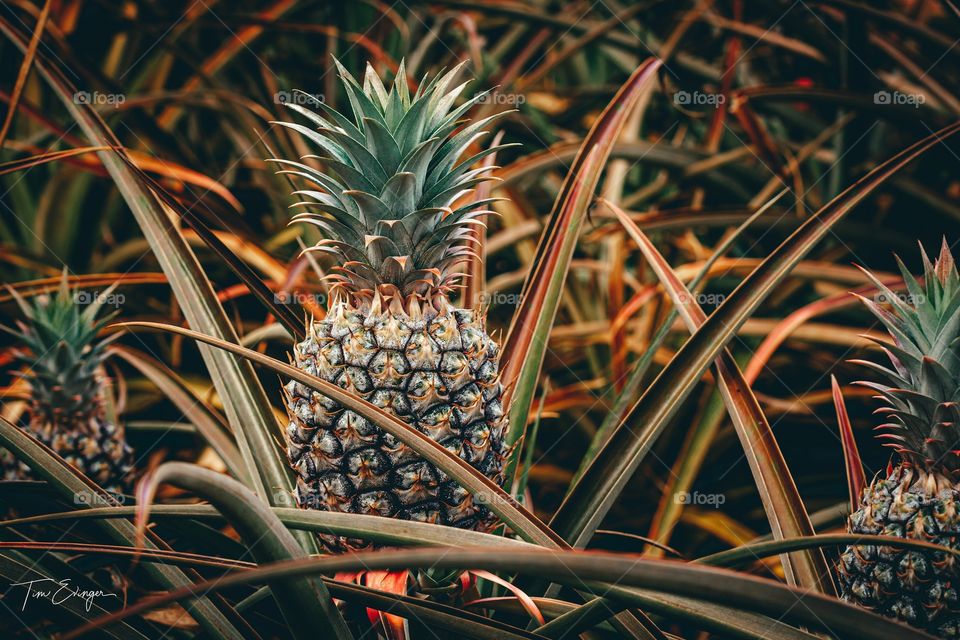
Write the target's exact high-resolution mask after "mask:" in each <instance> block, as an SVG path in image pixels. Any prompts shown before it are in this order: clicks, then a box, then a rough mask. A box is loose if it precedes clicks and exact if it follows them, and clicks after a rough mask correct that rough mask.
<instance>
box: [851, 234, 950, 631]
mask: <svg viewBox="0 0 960 640" xmlns="http://www.w3.org/2000/svg"><path fill="white" fill-rule="evenodd" d="M923 262H924V272H925V282H924V285H923V286H921V285H920V284H919V283H917V282H916V280H914V279H913V277H912V276H911V275H910V274H909V272H908V271H907V270H906V268H905V267H904V266H903V264H902V263H900V268H901V271H902V272H903V277H904V280H905V281H906V283H907V285H908V287H909V288H908V293H909V296H908V297H907V298H906V299H904V298H899V297H898V296H897V295H896V294H894V293H892V292H891V291H890V290H888V289H887V288H885V287H883V286H882V285H880V283H879V282H877V281H876V279H873V280H874V283H875V284H877V285H878V286H879V287H880V289H879V290H880V291H881V293H882V294H883V296H884V298H885V299H886V301H888V302H890V303H891V304H892V307H891V309H890V310H889V311H888V310H886V309H884V308H883V307H881V306H879V305H878V304H876V303H875V302H872V301H868V300H865V301H864V302H865V303H866V304H867V306H868V307H869V308H870V310H871V311H872V312H873V313H874V314H875V315H876V316H877V318H879V319H880V321H881V322H882V323H883V324H884V325H885V327H886V329H887V330H888V331H889V333H890V335H891V337H892V338H893V343H892V344H888V343H883V345H882V346H883V347H884V350H885V351H886V354H887V356H888V357H889V360H890V363H891V368H887V367H885V366H881V365H879V364H875V363H867V362H862V361H858V362H859V363H860V364H864V365H867V366H869V367H870V368H871V369H873V370H874V371H877V372H879V374H880V375H881V376H883V378H884V379H885V384H874V383H862V384H865V385H867V386H869V387H871V388H872V389H874V390H876V391H877V392H878V393H879V394H880V395H879V398H880V399H881V400H883V402H884V406H883V407H882V408H881V409H880V410H879V413H881V414H883V415H885V417H886V424H884V425H882V426H881V427H880V428H881V429H884V430H885V431H886V433H884V434H883V435H882V436H881V437H883V438H885V439H886V440H887V441H888V444H889V445H890V446H891V447H893V449H894V450H895V454H894V456H895V459H894V460H893V461H892V462H891V465H890V466H889V468H888V470H887V472H886V475H885V476H883V477H879V478H877V479H875V480H874V481H873V483H872V484H871V485H870V486H869V487H868V488H866V489H865V491H864V494H863V496H862V498H861V501H860V508H859V509H858V510H857V511H856V512H855V513H853V514H852V515H851V516H850V519H849V522H848V530H849V532H850V533H860V534H880V535H888V536H898V537H901V538H911V539H916V540H924V541H928V542H932V543H936V544H939V545H943V546H946V547H950V548H952V549H957V548H960V513H958V505H960V486H958V484H957V481H958V471H960V405H958V404H957V402H958V401H960V341H958V338H960V276H958V274H957V267H956V264H955V263H954V260H953V256H952V255H951V254H950V250H949V248H948V247H947V245H946V242H944V244H943V248H942V250H941V252H940V256H939V258H938V259H937V261H936V263H935V264H931V263H930V260H929V258H927V256H926V254H924V255H923ZM871 278H872V276H871ZM839 575H840V584H841V588H842V593H843V596H844V597H845V598H846V599H847V600H849V601H852V602H855V603H857V604H860V605H862V606H864V607H867V608H869V609H873V610H874V611H876V612H878V613H881V614H883V615H886V616H890V617H893V618H897V619H899V620H901V621H904V622H907V623H909V624H911V625H913V626H915V627H918V628H920V629H923V630H925V631H927V632H929V633H931V634H933V635H936V636H939V637H941V638H960V598H958V591H957V589H958V586H960V568H958V564H957V562H956V559H955V558H954V557H953V556H950V555H947V554H943V553H926V552H919V551H914V550H908V549H897V548H893V547H878V546H872V545H855V546H850V547H847V548H846V550H845V551H844V552H843V554H842V555H841V557H840V566H839Z"/></svg>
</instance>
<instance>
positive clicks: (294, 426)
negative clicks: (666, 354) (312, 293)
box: [276, 63, 507, 550]
mask: <svg viewBox="0 0 960 640" xmlns="http://www.w3.org/2000/svg"><path fill="white" fill-rule="evenodd" d="M337 67H338V69H339V71H340V77H341V80H342V81H343V85H344V88H345V90H346V93H347V97H348V98H349V102H350V105H351V108H352V111H353V118H352V119H350V118H348V117H346V116H344V115H342V114H340V113H338V112H336V111H335V110H333V109H332V108H331V107H329V106H328V105H326V104H323V103H320V102H318V103H317V107H318V108H319V111H318V112H314V111H311V110H308V109H306V108H304V107H302V106H299V105H296V104H289V105H288V106H289V107H290V108H291V109H294V110H295V111H297V112H299V113H300V114H302V115H304V116H306V117H307V118H308V119H309V120H310V121H311V122H312V123H313V124H314V125H315V126H316V129H312V128H308V127H305V126H302V125H298V124H292V123H280V124H283V125H284V126H287V127H290V128H291V129H294V130H296V131H299V132H300V133H302V134H303V135H304V136H306V138H307V139H309V140H310V141H312V142H313V143H315V144H316V146H317V147H318V149H319V151H320V152H321V154H322V157H321V162H322V164H323V165H324V167H325V168H326V172H321V171H318V170H317V169H315V168H312V167H310V166H307V165H306V164H304V163H301V162H293V161H287V160H276V162H279V163H281V164H282V165H283V166H284V168H285V170H286V172H287V173H292V174H296V175H298V176H300V177H301V178H303V179H305V180H306V181H307V182H308V183H310V184H311V187H310V188H309V189H306V190H303V191H298V192H296V193H297V194H299V195H302V196H305V197H307V198H309V199H310V200H311V201H309V202H304V203H298V204H300V205H303V206H304V207H306V211H307V212H306V213H302V214H300V215H298V216H297V217H296V218H295V220H298V221H303V222H308V223H311V224H314V225H316V226H317V227H318V228H320V229H321V231H322V232H323V234H324V236H325V239H323V240H321V241H320V242H319V243H318V244H317V246H316V247H315V249H316V250H320V251H325V252H327V253H330V254H332V255H333V256H334V257H335V260H336V265H335V267H334V269H333V272H332V274H331V275H330V276H329V277H330V280H331V283H332V287H331V291H330V296H329V299H328V304H327V314H326V317H325V318H324V319H323V320H319V321H317V320H314V321H311V322H310V323H309V327H308V328H307V329H308V331H307V333H308V336H307V338H306V339H305V340H303V341H302V342H300V343H299V344H297V345H296V346H295V347H294V361H295V364H296V366H297V367H299V368H300V369H303V370H304V371H306V372H307V373H310V374H312V375H315V376H319V377H320V378H323V379H324V380H326V381H328V382H331V383H334V384H337V385H340V386H341V387H343V388H345V389H349V390H350V391H352V392H354V393H356V394H357V395H359V396H361V397H363V398H365V399H366V400H368V401H370V402H372V403H373V404H375V405H377V406H378V407H381V408H382V409H384V410H386V411H388V412H390V413H392V414H393V415H395V416H397V417H398V418H400V419H401V420H403V421H404V422H406V423H408V424H410V425H412V426H414V427H415V428H417V429H418V430H419V431H420V432H421V433H423V434H425V435H427V436H428V437H430V438H432V439H433V440H435V441H437V442H439V443H440V444H442V445H443V446H444V447H446V448H447V449H449V450H450V451H452V452H453V453H455V454H456V455H458V456H460V457H461V458H462V459H463V460H465V461H466V462H468V463H469V464H470V465H472V466H473V467H474V468H476V469H477V470H479V471H480V472H481V473H483V474H484V475H486V476H487V477H488V478H490V479H491V480H493V481H494V482H496V483H497V484H502V482H503V465H504V458H505V456H506V453H507V444H506V442H505V441H504V435H505V430H506V425H507V421H506V418H505V417H504V411H503V406H502V402H501V397H502V394H503V388H502V386H501V385H500V382H499V373H498V358H497V356H498V347H497V344H496V343H495V342H494V341H493V340H492V339H491V338H490V337H489V336H488V335H487V333H486V330H485V325H484V318H483V317H482V316H481V315H480V314H478V313H476V312H474V311H472V310H468V309H460V308H457V307H454V306H453V305H452V304H451V302H450V299H449V295H450V294H451V292H452V291H453V289H454V287H455V285H456V284H457V280H458V273H457V271H456V270H457V267H458V265H460V264H461V263H463V262H464V261H465V260H466V259H467V258H468V257H469V256H470V255H471V250H470V246H469V245H470V243H471V242H472V240H473V235H472V232H471V227H472V226H474V225H477V224H482V223H481V222H480V221H479V218H480V217H481V216H483V215H485V214H487V213H489V211H486V207H487V205H488V204H489V203H490V200H480V201H477V200H472V201H469V203H467V204H463V205H457V204H456V203H458V202H461V199H462V197H463V196H464V195H467V194H469V193H470V192H471V190H472V189H473V188H474V187H475V186H476V185H477V184H479V183H481V182H483V181H484V180H487V179H488V178H487V177H486V176H485V174H486V173H487V172H488V171H489V170H490V169H491V168H492V167H485V168H480V169H471V166H473V165H474V164H475V162H476V161H477V160H478V159H479V158H481V157H483V156H485V155H487V154H489V153H491V152H493V151H495V150H496V148H491V149H487V150H485V151H482V152H480V153H478V154H476V155H474V156H472V157H469V158H467V159H464V160H460V158H461V156H462V155H464V154H463V152H464V151H465V150H466V148H467V147H468V146H470V145H471V144H473V143H474V142H476V141H477V140H478V139H479V138H480V137H482V136H483V135H484V134H485V132H483V131H481V128H482V127H483V126H484V125H485V124H486V123H488V122H490V121H491V120H492V119H493V117H491V118H485V119H483V120H480V121H477V122H474V123H470V124H467V125H466V126H464V124H463V123H462V122H460V121H459V119H460V118H461V116H462V115H463V114H464V113H466V111H467V110H468V109H469V108H470V107H471V106H473V105H474V104H475V103H476V102H477V101H478V100H480V99H482V97H483V95H485V94H480V95H477V96H475V97H474V98H472V99H471V100H468V101H466V102H465V103H464V104H463V105H461V106H459V107H456V108H454V107H453V103H454V101H455V100H456V98H457V96H458V95H459V94H460V93H461V92H462V91H463V89H464V86H465V84H463V85H459V86H457V87H456V88H453V89H452V90H450V89H448V88H449V86H450V84H451V83H452V82H453V80H454V78H455V77H456V75H457V74H458V72H459V69H460V67H457V68H455V69H453V70H452V71H450V72H448V73H446V74H444V75H438V76H437V77H434V78H433V79H432V80H429V81H427V80H426V79H425V80H424V81H423V82H422V83H421V85H420V88H419V89H418V90H417V91H416V92H415V93H413V94H412V95H411V93H410V91H409V89H408V85H407V77H406V74H405V73H404V70H403V66H402V64H401V67H400V70H399V71H398V73H397V75H396V79H395V81H394V83H393V86H392V87H390V88H389V90H388V89H387V88H385V87H384V85H383V84H382V82H381V81H380V79H379V78H378V77H377V75H376V74H375V73H374V72H373V70H372V69H371V68H370V67H369V66H368V67H367V72H366V76H365V78H364V82H363V86H362V87H361V86H360V84H359V83H358V82H357V81H356V80H355V79H354V78H353V77H352V76H351V75H350V74H349V73H348V72H347V71H346V70H345V69H344V68H343V67H342V66H340V65H339V63H337ZM494 117H496V116H494ZM497 148H500V147H497ZM458 160H460V162H459V163H458ZM285 391H286V393H285V395H286V405H287V411H288V414H289V417H290V422H289V425H288V427H287V432H286V437H287V454H288V457H289V461H290V464H291V465H292V466H293V468H294V469H295V470H296V472H297V474H298V476H299V477H298V481H297V488H296V497H297V500H298V502H299V504H300V506H301V507H304V508H310V509H323V510H330V511H342V512H350V513H364V514H375V515H379V516H386V517H393V518H402V519H412V520H418V521H423V522H435V523H439V524H445V525H450V526H456V527H465V528H472V529H478V530H488V529H490V528H491V527H492V526H493V524H494V517H493V515H492V513H491V512H490V511H489V509H488V508H487V507H486V506H484V505H482V504H479V503H478V502H475V501H474V500H473V498H472V497H471V496H470V495H469V494H468V493H467V492H466V491H465V490H464V489H463V488H462V487H460V486H459V485H458V484H457V483H456V482H454V481H453V480H452V479H450V478H449V477H448V476H446V475H445V474H444V473H443V472H442V471H440V470H439V469H437V468H436V467H435V466H434V465H432V464H431V463H429V462H427V461H426V460H424V459H423V458H421V457H420V456H419V455H417V454H416V453H415V452H413V451H412V450H411V449H409V448H408V447H407V446H405V445H404V444H403V443H401V442H400V441H399V440H397V439H396V438H394V437H393V436H391V435H389V434H386V433H384V432H383V431H381V430H380V429H379V428H378V427H376V426H374V425H373V424H372V423H370V422H369V421H367V420H365V419H364V418H362V417H360V416H359V415H357V414H356V413H354V412H353V411H350V410H348V409H345V408H344V407H343V406H341V405H340V404H338V403H336V402H333V401H331V400H329V399H327V398H325V397H324V396H322V395H321V394H319V393H316V392H314V391H312V390H311V389H309V388H308V387H306V386H304V385H302V384H299V383H297V382H295V381H291V382H289V383H287V385H286V387H285ZM323 540H324V543H325V544H326V545H327V546H328V547H329V548H331V549H332V550H345V549H360V548H364V547H366V546H369V545H367V544H366V543H364V542H363V541H360V540H349V539H345V538H335V537H330V536H327V537H324V538H323Z"/></svg>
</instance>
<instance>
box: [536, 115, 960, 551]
mask: <svg viewBox="0 0 960 640" xmlns="http://www.w3.org/2000/svg"><path fill="white" fill-rule="evenodd" d="M958 131H960V122H957V123H954V124H951V125H949V126H947V127H945V128H943V129H941V130H940V131H937V132H935V133H934V134H932V135H930V136H928V137H926V138H924V139H923V140H920V141H919V142H916V143H914V144H913V145H911V146H910V147H908V148H907V149H904V150H903V151H901V152H900V153H898V154H897V155H895V156H894V157H892V158H890V159H889V160H887V161H886V162H883V163H882V164H880V165H879V166H878V167H876V168H875V169H873V170H872V171H871V172H870V173H869V174H867V175H866V176H864V177H863V178H861V179H860V180H858V181H857V182H856V183H854V184H853V185H851V186H850V187H848V188H847V189H846V190H844V191H843V192H842V193H840V194H839V195H838V196H837V197H836V198H834V199H833V200H831V201H830V202H829V203H828V204H827V205H825V206H824V207H823V208H822V209H820V210H819V211H818V212H817V213H815V214H813V215H812V216H810V217H809V218H807V219H806V220H805V221H804V222H803V223H802V224H801V225H800V227H799V228H798V229H797V230H796V231H795V232H794V233H793V234H791V235H790V237H788V238H787V239H786V240H784V241H783V242H782V243H781V244H780V246H779V247H777V249H775V250H774V251H773V253H771V254H770V255H769V256H768V257H767V258H765V259H764V260H763V261H762V262H761V263H760V265H759V266H758V267H757V268H756V269H754V270H753V272H751V273H750V275H748V276H747V277H746V278H745V279H744V280H743V282H741V283H740V285H739V286H738V287H737V288H736V289H735V290H734V291H733V293H732V294H731V295H730V296H729V297H728V298H727V299H726V300H724V302H723V303H722V304H721V305H720V306H719V307H718V308H717V309H716V311H714V312H713V313H712V314H711V315H710V317H709V318H708V319H707V321H706V322H705V323H704V324H703V326H702V327H701V328H700V329H699V330H698V331H697V332H696V333H695V334H693V336H691V338H690V339H689V340H687V342H686V343H684V345H683V346H682V347H681V348H680V350H679V351H677V353H676V355H675V356H674V357H673V359H672V360H671V361H670V363H669V364H668V365H667V366H666V367H665V368H664V369H663V370H662V371H661V372H660V374H659V375H658V376H657V378H656V379H655V380H654V381H653V383H652V384H651V385H650V386H649V387H648V388H647V390H646V391H645V392H644V394H643V395H642V396H641V398H640V399H639V400H638V401H637V402H636V403H635V404H634V405H633V408H632V409H631V410H630V411H629V412H628V414H627V415H626V417H625V418H624V419H623V420H622V421H621V422H620V424H619V425H618V427H617V428H616V430H615V431H614V432H613V434H611V436H610V437H609V439H608V440H607V441H606V443H605V444H604V446H603V447H602V448H601V450H600V451H599V452H598V453H597V455H596V456H595V457H594V458H593V460H592V461H591V463H590V465H589V466H588V467H587V468H586V469H585V470H584V472H583V473H582V474H581V475H580V477H579V479H578V481H577V483H576V485H575V486H574V487H573V489H572V490H571V491H570V493H569V494H568V495H567V498H566V499H565V500H564V502H563V504H562V505H561V506H560V509H559V510H558V511H557V513H556V515H555V516H554V518H553V520H552V528H553V529H554V531H556V532H557V533H559V534H560V535H562V536H563V537H564V538H565V539H566V540H567V541H568V542H571V543H573V544H574V545H575V546H577V545H583V544H585V543H586V542H587V541H588V540H589V538H590V537H591V535H592V532H593V531H594V530H595V529H596V528H597V526H598V525H599V524H600V522H601V521H602V520H603V518H604V517H605V516H606V514H607V513H608V512H609V510H610V507H611V506H612V503H613V499H615V497H616V496H618V495H619V494H620V493H621V492H622V491H623V488H624V487H625V486H626V484H627V482H628V481H629V480H630V478H631V477H632V476H633V474H634V472H635V471H636V469H637V467H638V466H639V465H640V463H641V461H642V460H643V458H644V457H645V455H646V454H647V452H648V451H649V450H650V448H651V447H652V446H653V443H654V442H655V441H656V439H657V438H658V437H659V436H660V434H661V433H662V432H663V430H664V429H665V428H666V425H667V423H668V421H669V420H670V419H671V418H672V417H673V416H674V415H676V413H677V411H679V409H680V407H681V405H682V403H683V401H684V400H685V399H686V398H687V396H688V395H689V394H690V392H691V391H692V390H693V388H694V386H695V385H696V383H697V382H698V381H699V380H700V378H701V376H702V375H703V373H704V372H705V371H706V370H707V368H709V366H710V364H711V363H712V362H713V361H714V360H715V359H716V358H717V357H718V356H719V355H720V352H721V351H722V350H723V349H724V348H725V347H726V345H727V343H728V342H729V341H730V340H731V339H732V338H733V336H734V335H735V334H736V332H737V331H738V330H739V328H740V327H741V326H742V325H743V323H744V322H746V320H747V319H748V318H749V317H750V316H751V315H752V314H753V312H754V311H755V310H756V309H757V307H759V306H760V304H761V303H762V302H763V301H764V300H765V299H766V298H767V296H769V295H770V294H771V293H772V292H773V291H774V289H775V288H776V287H777V286H778V285H779V284H780V282H782V281H783V279H784V278H785V277H786V276H787V274H789V273H790V270H791V269H793V268H794V267H795V266H796V265H797V263H799V262H800V261H801V260H802V259H803V257H804V256H806V254H807V253H808V252H809V251H810V250H811V249H813V247H814V246H815V245H816V244H817V243H818V242H819V241H820V240H821V239H822V238H823V237H824V236H825V235H826V234H827V233H829V232H830V230H831V229H832V228H833V226H834V225H836V223H837V222H838V221H839V220H841V219H843V217H844V216H845V215H846V214H847V213H849V212H850V211H851V210H852V209H853V207H855V206H856V205H857V204H859V203H860V202H861V201H862V200H863V199H864V198H866V197H867V196H868V195H869V194H871V193H872V192H873V191H875V190H876V189H877V188H878V187H879V186H881V185H882V184H883V183H884V182H886V181H887V180H888V179H889V178H890V177H892V176H893V175H895V174H896V173H897V172H898V171H899V170H900V169H901V168H903V167H904V166H906V165H907V164H908V163H909V162H910V161H912V160H914V159H915V158H917V157H918V156H920V155H922V154H923V153H924V152H926V151H928V150H930V149H931V148H933V147H934V146H936V145H938V144H940V143H942V142H943V141H944V140H946V139H948V138H949V137H951V136H953V135H954V134H956V133H957V132H958Z"/></svg>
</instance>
